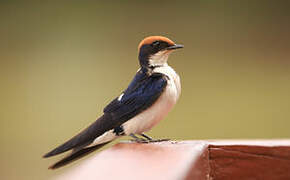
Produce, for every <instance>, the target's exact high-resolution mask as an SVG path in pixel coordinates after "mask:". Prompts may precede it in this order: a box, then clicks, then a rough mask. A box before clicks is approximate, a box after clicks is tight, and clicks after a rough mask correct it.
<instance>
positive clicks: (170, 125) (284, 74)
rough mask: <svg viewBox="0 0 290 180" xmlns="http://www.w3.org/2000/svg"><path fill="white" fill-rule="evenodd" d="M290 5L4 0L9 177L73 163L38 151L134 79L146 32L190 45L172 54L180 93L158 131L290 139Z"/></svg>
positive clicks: (0, 129) (2, 111)
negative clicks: (54, 163)
mask: <svg viewBox="0 0 290 180" xmlns="http://www.w3.org/2000/svg"><path fill="white" fill-rule="evenodd" d="M289 9H290V3H289V1H272V3H270V1H269V2H268V1H250V0H249V1H213V0H200V1H150V0H147V1H118V2H117V1H106V2H99V1H47V2H45V1H43V2H38V1H8V0H7V1H3V0H2V1H0V91H1V93H0V125H1V126H0V135H1V136H0V141H1V148H0V179H5V180H6V179H9V180H10V179H24V180H26V179H27V180H31V179H36V180H38V179H48V178H50V177H53V176H55V175H57V174H59V173H62V172H64V171H65V170H67V169H68V168H67V167H66V168H63V169H60V170H57V171H49V170H47V167H48V166H49V164H51V163H52V162H54V161H56V160H57V159H59V157H56V158H52V159H48V160H47V159H42V158H41V156H42V155H43V154H44V153H46V152H47V151H49V150H51V149H52V148H54V147H55V146H57V145H59V144H60V143H62V142H64V141H65V140H67V139H68V138H70V137H71V136H73V135H75V134H76V133H77V132H79V131H80V130H81V129H83V128H84V127H86V126H87V125H88V124H90V123H91V122H93V121H94V120H95V118H96V117H97V116H100V115H101V114H102V109H103V107H104V106H105V105H106V104H107V103H109V102H110V100H112V99H113V98H115V97H116V96H118V95H119V94H120V92H121V91H122V90H123V89H125V88H126V87H127V85H128V83H129V82H130V81H131V79H132V77H133V76H134V74H135V72H136V70H137V69H138V61H137V45H138V43H139V42H140V41H141V40H142V39H143V38H144V37H146V36H149V35H164V36H167V37H169V38H171V39H172V40H173V41H175V42H176V43H181V44H184V45H185V48H184V49H182V50H178V51H177V52H175V53H173V54H172V55H171V57H170V59H169V64H170V65H171V66H172V67H174V68H175V70H176V71H177V72H178V73H179V74H180V77H181V81H182V95H181V98H180V100H179V102H178V103H177V105H176V107H175V108H174V110H173V111H172V112H170V114H169V115H168V117H167V118H166V119H164V121H162V122H161V123H160V124H159V125H158V126H157V127H155V128H154V129H153V130H152V131H150V132H149V134H150V135H151V136H153V137H159V138H172V139H180V140H181V139H232V138H242V139H245V138H250V139H252V138H289V137H290V131H289V125H290V122H289V118H290V109H289V107H290V95H289V91H290V43H289V42H290V21H289V17H290V11H289ZM125 139H126V138H125ZM68 167H71V166H68ZM96 173H97V170H96Z"/></svg>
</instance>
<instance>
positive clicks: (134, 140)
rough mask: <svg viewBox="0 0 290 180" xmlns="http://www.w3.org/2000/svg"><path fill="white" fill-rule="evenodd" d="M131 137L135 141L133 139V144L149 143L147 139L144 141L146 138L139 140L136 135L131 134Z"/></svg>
mask: <svg viewBox="0 0 290 180" xmlns="http://www.w3.org/2000/svg"><path fill="white" fill-rule="evenodd" d="M130 136H131V137H132V138H134V139H131V140H130V141H132V142H136V143H148V140H147V139H144V138H139V137H137V136H136V135H135V134H130Z"/></svg>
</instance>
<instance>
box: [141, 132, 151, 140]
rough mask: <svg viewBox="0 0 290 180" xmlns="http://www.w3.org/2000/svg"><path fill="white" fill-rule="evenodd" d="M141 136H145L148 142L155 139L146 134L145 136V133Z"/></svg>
mask: <svg viewBox="0 0 290 180" xmlns="http://www.w3.org/2000/svg"><path fill="white" fill-rule="evenodd" d="M140 135H141V136H143V137H144V138H146V139H147V140H149V141H150V140H153V138H152V137H150V136H148V135H146V134H144V133H141V134H140Z"/></svg>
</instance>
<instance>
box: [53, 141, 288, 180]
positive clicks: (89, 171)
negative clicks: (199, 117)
mask: <svg viewBox="0 0 290 180" xmlns="http://www.w3.org/2000/svg"><path fill="white" fill-rule="evenodd" d="M77 163H79V165H77V166H75V167H74V168H72V169H69V170H68V171H67V172H65V173H64V174H62V175H60V176H58V177H56V178H55V179H56V180H103V179H109V180H110V179H118V180H123V179H124V180H125V179H126V180H130V179H132V180H133V179H134V180H135V179H138V180H143V179H144V180H148V179H150V180H151V179H158V180H163V179H164V180H182V179H197V180H232V179H235V180H240V179H243V180H244V179H246V180H247V179H250V180H260V179H261V180H268V179H271V180H272V179H275V180H280V179H281V180H287V179H290V140H209V141H178V142H177V141H167V142H160V143H150V144H138V143H131V142H122V143H119V144H116V145H114V146H113V147H111V148H109V149H105V150H103V151H101V152H99V153H96V154H95V155H94V156H93V157H91V158H89V159H87V160H85V161H78V162H77Z"/></svg>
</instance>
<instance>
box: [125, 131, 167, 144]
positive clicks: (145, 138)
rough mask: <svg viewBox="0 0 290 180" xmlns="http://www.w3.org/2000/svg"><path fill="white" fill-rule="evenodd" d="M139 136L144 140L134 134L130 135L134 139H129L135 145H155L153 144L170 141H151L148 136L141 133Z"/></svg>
mask: <svg viewBox="0 0 290 180" xmlns="http://www.w3.org/2000/svg"><path fill="white" fill-rule="evenodd" d="M140 135H141V136H143V137H144V138H139V137H137V136H136V135H135V134H130V136H131V137H132V138H134V139H131V141H133V142H137V143H155V142H163V141H170V139H153V138H151V137H150V136H148V135H146V134H143V133H142V134H140Z"/></svg>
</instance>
